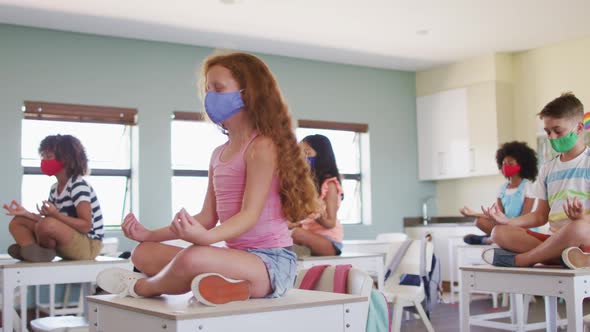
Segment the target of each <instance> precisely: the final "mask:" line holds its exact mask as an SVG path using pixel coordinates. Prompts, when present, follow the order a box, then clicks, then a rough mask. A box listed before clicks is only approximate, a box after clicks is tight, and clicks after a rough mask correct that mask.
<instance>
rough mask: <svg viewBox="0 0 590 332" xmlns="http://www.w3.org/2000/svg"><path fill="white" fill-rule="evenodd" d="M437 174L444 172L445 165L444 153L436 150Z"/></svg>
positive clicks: (443, 173)
mask: <svg viewBox="0 0 590 332" xmlns="http://www.w3.org/2000/svg"><path fill="white" fill-rule="evenodd" d="M437 154H438V175H445V173H446V165H445V153H444V152H438V153H437Z"/></svg>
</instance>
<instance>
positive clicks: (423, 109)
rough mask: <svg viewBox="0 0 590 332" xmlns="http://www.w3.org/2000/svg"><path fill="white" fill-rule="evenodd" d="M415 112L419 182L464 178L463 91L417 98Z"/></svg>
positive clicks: (465, 129) (466, 141)
mask: <svg viewBox="0 0 590 332" xmlns="http://www.w3.org/2000/svg"><path fill="white" fill-rule="evenodd" d="M416 109H417V120H418V158H419V160H420V167H419V175H420V179H421V180H435V179H448V178H457V177H461V176H463V175H464V174H467V173H468V172H469V130H468V126H467V89H455V90H448V91H444V92H441V93H437V94H433V95H429V96H424V97H419V98H418V99H417V100H416Z"/></svg>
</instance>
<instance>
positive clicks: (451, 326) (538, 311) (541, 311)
mask: <svg viewBox="0 0 590 332" xmlns="http://www.w3.org/2000/svg"><path fill="white" fill-rule="evenodd" d="M504 309H506V308H502V310H504ZM471 312H472V314H480V313H491V312H495V311H494V310H493V308H492V301H491V300H490V299H489V298H487V299H482V298H477V299H474V300H473V301H472V302H471ZM558 312H559V315H560V317H561V318H565V303H563V302H562V303H558ZM584 313H585V314H588V313H590V302H585V303H584ZM431 320H432V325H433V326H434V329H435V330H436V332H457V331H459V305H458V304H457V303H455V304H443V303H441V304H439V305H437V306H436V308H435V310H434V311H433V312H432V314H431ZM541 321H545V307H544V304H543V298H542V297H536V302H535V303H531V307H530V311H529V323H536V322H541ZM401 330H402V331H403V332H409V331H412V332H414V331H416V332H420V331H426V328H424V324H422V321H420V320H410V321H404V322H403V323H402V329H401ZM471 331H472V332H488V331H499V330H496V329H491V328H484V327H477V326H473V327H471ZM540 331H541V330H540Z"/></svg>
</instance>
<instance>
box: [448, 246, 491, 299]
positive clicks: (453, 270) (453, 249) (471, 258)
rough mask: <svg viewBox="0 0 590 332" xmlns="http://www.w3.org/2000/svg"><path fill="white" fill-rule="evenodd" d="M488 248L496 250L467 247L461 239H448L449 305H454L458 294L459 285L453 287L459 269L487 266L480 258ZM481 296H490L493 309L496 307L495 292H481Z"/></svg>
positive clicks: (485, 247) (483, 247) (486, 247)
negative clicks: (469, 266) (462, 267)
mask: <svg viewBox="0 0 590 332" xmlns="http://www.w3.org/2000/svg"><path fill="white" fill-rule="evenodd" d="M490 248H497V246H494V245H469V244H465V242H463V237H460V238H449V248H448V249H449V270H450V273H449V274H450V279H451V280H450V284H451V303H452V304H454V303H455V294H456V293H459V290H460V288H461V285H458V286H455V282H458V281H459V280H457V279H459V273H460V272H459V268H460V267H461V266H465V265H487V263H486V262H484V260H483V258H481V254H482V252H483V251H484V250H486V249H490ZM482 294H490V295H491V296H492V302H493V307H494V308H497V307H498V293H496V292H482Z"/></svg>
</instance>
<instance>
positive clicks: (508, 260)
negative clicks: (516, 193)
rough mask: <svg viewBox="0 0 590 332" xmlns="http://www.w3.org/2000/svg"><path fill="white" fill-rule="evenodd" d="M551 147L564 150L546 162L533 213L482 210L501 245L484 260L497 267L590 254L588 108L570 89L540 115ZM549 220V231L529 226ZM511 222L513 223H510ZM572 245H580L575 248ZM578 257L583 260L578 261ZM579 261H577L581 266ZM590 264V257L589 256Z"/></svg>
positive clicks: (534, 191)
mask: <svg viewBox="0 0 590 332" xmlns="http://www.w3.org/2000/svg"><path fill="white" fill-rule="evenodd" d="M539 117H540V118H541V119H542V120H543V123H544V128H545V132H546V133H547V136H548V137H549V141H550V143H551V146H552V147H553V149H554V150H555V151H557V152H558V153H560V154H559V155H558V156H556V157H555V158H554V159H553V160H551V161H548V162H547V163H545V164H544V165H543V166H542V168H541V170H540V172H539V177H538V180H537V182H536V183H535V185H534V186H533V189H532V190H531V192H529V193H528V194H529V196H531V197H534V198H537V199H538V206H537V209H536V210H535V211H534V212H531V213H528V214H525V215H522V216H519V217H516V218H511V219H509V218H507V217H506V216H505V215H504V214H503V213H502V212H501V211H499V210H497V209H496V208H494V207H492V208H489V209H483V210H484V214H486V215H487V216H488V217H489V218H491V219H493V220H495V221H496V223H498V224H499V225H497V226H496V227H495V228H494V230H493V232H492V239H493V241H494V242H495V243H496V244H498V245H499V246H500V247H501V248H502V249H499V248H495V249H488V250H486V251H484V253H483V254H482V257H483V259H484V260H485V261H486V262H488V263H489V264H493V265H496V266H508V267H510V266H512V267H524V266H533V265H535V264H537V263H546V264H561V262H562V261H561V256H562V253H563V254H564V262H565V263H566V264H567V265H568V266H570V267H572V268H573V267H576V266H574V265H570V264H569V263H568V261H571V260H568V255H570V254H568V253H569V252H572V253H573V255H582V256H583V257H585V256H586V255H585V254H584V252H590V222H588V221H585V220H583V214H584V213H585V212H587V211H589V210H590V201H589V200H588V198H589V197H590V150H589V149H588V148H587V147H586V145H585V143H584V138H583V130H584V124H583V117H584V106H583V105H582V103H581V102H580V100H579V99H578V98H576V96H574V95H573V94H572V93H565V94H562V95H561V96H560V97H558V98H556V99H554V100H553V101H551V102H550V103H549V104H547V105H546V106H545V107H544V108H543V110H542V111H541V112H540V113H539ZM547 222H549V225H550V233H551V234H541V233H537V232H533V231H530V230H528V229H527V228H532V227H539V226H542V225H544V224H546V223H547ZM508 223H509V225H508ZM568 247H576V249H575V250H572V249H568V250H567V251H564V250H565V249H567V248H568ZM574 260H576V261H580V260H579V259H574ZM578 265H579V264H578ZM588 265H589V266H590V259H588Z"/></svg>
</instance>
